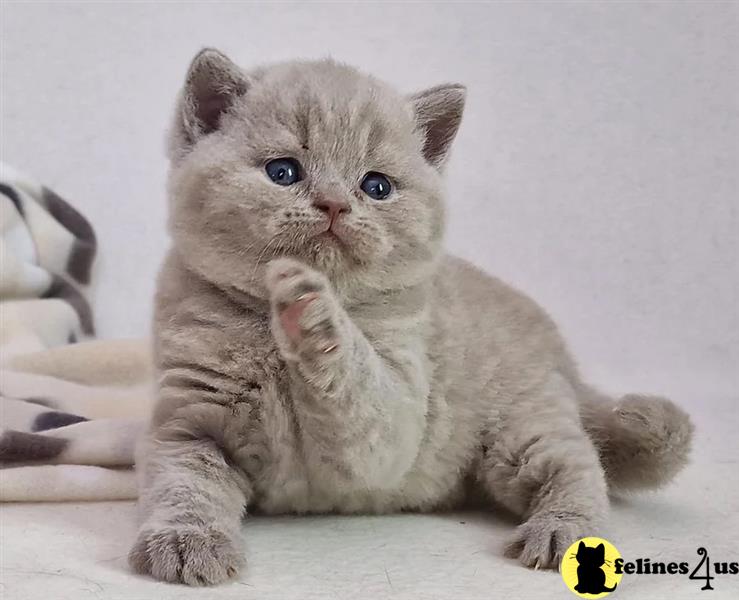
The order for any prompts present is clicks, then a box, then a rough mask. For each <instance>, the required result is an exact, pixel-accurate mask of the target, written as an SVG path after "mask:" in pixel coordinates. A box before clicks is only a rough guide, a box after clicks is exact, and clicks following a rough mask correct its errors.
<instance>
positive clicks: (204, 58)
mask: <svg viewBox="0 0 739 600" xmlns="http://www.w3.org/2000/svg"><path fill="white" fill-rule="evenodd" d="M248 88H249V78H248V77H247V75H246V74H245V73H244V72H243V71H242V70H241V69H240V68H239V67H238V66H237V65H236V64H235V63H234V62H233V61H231V59H230V58H228V57H227V56H226V55H225V54H223V53H221V52H219V51H218V50H215V49H213V48H205V49H204V50H201V51H200V52H199V53H198V54H197V55H196V56H195V58H193V60H192V63H190V68H189V70H188V72H187V76H186V77H185V85H184V87H183V89H182V94H181V96H180V102H179V105H178V107H177V115H176V117H175V119H176V122H175V131H174V132H173V134H174V137H175V140H173V142H174V143H175V144H177V142H179V143H180V144H182V145H185V146H187V145H192V144H194V143H195V142H196V141H197V140H198V139H199V138H200V137H202V136H204V135H207V134H209V133H212V132H213V131H216V130H217V129H218V127H219V126H220V123H221V117H222V116H223V114H224V113H225V112H226V111H227V110H228V109H229V108H230V107H231V106H232V104H233V103H234V101H235V100H236V98H238V97H239V96H242V95H243V94H245V93H246V91H247V89H248ZM177 138H179V140H178V139H177Z"/></svg>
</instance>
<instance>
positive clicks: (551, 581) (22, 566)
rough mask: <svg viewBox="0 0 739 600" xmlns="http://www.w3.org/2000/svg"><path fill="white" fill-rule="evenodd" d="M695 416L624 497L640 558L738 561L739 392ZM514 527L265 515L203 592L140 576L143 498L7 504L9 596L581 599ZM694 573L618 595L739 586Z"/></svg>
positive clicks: (625, 525)
mask: <svg viewBox="0 0 739 600" xmlns="http://www.w3.org/2000/svg"><path fill="white" fill-rule="evenodd" d="M710 406H713V407H714V411H713V413H712V414H711V415H709V416H701V414H700V413H699V416H698V418H697V419H696V420H697V421H698V422H697V425H698V438H697V441H696V451H695V454H694V461H693V464H692V465H691V466H690V468H689V469H688V470H687V471H686V472H685V473H684V474H683V476H682V477H681V478H680V479H679V480H678V481H677V482H676V483H675V484H674V485H672V486H671V487H670V488H669V489H667V490H664V491H663V492H661V493H659V494H651V495H647V496H642V497H637V498H631V499H628V500H621V501H617V502H614V507H613V515H612V519H611V521H610V523H609V528H608V533H607V537H609V539H610V540H611V541H612V542H613V543H614V544H615V545H616V546H617V547H618V548H619V550H620V551H621V554H622V555H623V556H624V557H625V558H626V559H627V560H633V559H636V558H638V557H649V558H650V559H652V560H663V561H673V560H674V561H677V562H680V561H688V562H689V563H690V564H691V566H692V565H695V564H697V560H696V559H697V555H696V549H697V548H698V547H699V546H705V547H706V548H707V549H708V551H709V555H710V557H711V561H712V562H713V561H732V560H733V561H739V483H738V478H737V459H738V458H739V442H738V438H737V436H736V435H735V432H736V431H737V430H738V429H739V416H738V411H737V406H739V404H738V403H737V399H736V398H733V399H724V400H714V401H713V402H711V404H710ZM511 527H512V525H511V524H510V523H508V522H507V521H505V520H502V519H500V518H497V517H494V516H491V515H484V514H455V515H438V516H437V515H431V516H425V515H396V516H387V517H321V518H261V517H257V518H254V519H251V520H249V521H248V522H247V523H246V524H245V526H244V528H245V533H246V535H247V538H248V540H249V542H248V554H249V567H248V569H247V570H246V571H245V572H244V573H243V575H242V577H241V578H240V580H239V581H236V582H233V583H231V584H228V585H224V586H221V587H219V588H216V589H213V590H208V591H203V590H190V589H185V588H183V587H180V586H171V585H166V584H162V583H156V582H153V581H150V580H148V579H146V578H142V577H136V576H134V575H132V574H131V573H130V572H129V570H128V568H127V565H126V560H125V554H126V551H127V549H128V546H129V544H130V543H131V541H132V536H133V533H134V506H133V503H131V502H118V503H91V504H25V505H22V504H16V505H4V506H2V507H0V543H1V548H2V556H1V561H0V567H1V571H0V597H2V598H3V599H4V600H5V599H7V600H26V599H29V600H30V599H36V598H38V599H44V600H47V599H50V600H66V599H69V600H85V599H87V598H90V599H106V600H107V599H118V598H120V599H149V598H152V599H153V598H156V599H157V600H160V599H162V600H167V599H178V600H179V599H184V598H201V599H210V598H238V599H239V600H250V599H252V598H253V599H255V600H291V599H295V600H309V599H314V598H315V599H322V600H323V599H340V600H343V599H347V600H361V599H364V598H367V599H372V600H379V599H382V598H403V599H406V598H407V599H411V598H413V599H426V598H428V599H431V598H433V599H439V600H441V599H444V600H446V599H451V598H460V599H465V600H474V599H480V600H483V599H484V600H492V599H493V598H504V599H512V600H516V599H527V600H528V599H530V598H555V599H556V598H562V599H566V598H574V597H575V596H572V595H571V594H570V592H569V591H567V589H566V588H565V587H564V584H563V583H562V580H561V579H560V577H559V575H558V574H556V573H551V572H533V571H527V570H525V569H523V568H521V567H519V566H518V565H517V564H516V563H514V562H511V561H508V560H506V559H504V558H502V556H501V546H502V541H503V540H504V539H505V537H506V536H507V535H508V534H509V533H510V530H511ZM701 585H702V582H699V581H691V580H689V579H688V577H687V576H684V575H674V576H669V575H668V576H660V575H651V576H647V575H642V576H636V575H632V576H625V577H624V579H623V580H622V582H621V585H620V586H619V588H618V589H617V590H616V592H614V594H613V596H612V597H613V598H634V599H642V598H649V599H662V598H664V599H669V600H678V599H682V598H685V599H691V600H693V599H696V598H699V599H700V598H704V597H705V598H713V599H716V598H739V575H735V576H731V575H726V576H719V577H717V578H716V579H714V580H713V581H712V585H713V587H714V588H715V591H713V592H708V591H706V592H702V591H700V587H701Z"/></svg>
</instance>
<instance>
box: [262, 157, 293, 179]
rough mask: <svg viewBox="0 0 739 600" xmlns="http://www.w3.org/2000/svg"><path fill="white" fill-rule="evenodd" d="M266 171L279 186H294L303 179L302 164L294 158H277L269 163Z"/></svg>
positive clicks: (265, 168)
mask: <svg viewBox="0 0 739 600" xmlns="http://www.w3.org/2000/svg"><path fill="white" fill-rule="evenodd" d="M264 170H265V171H267V175H269V178H270V179H271V180H272V181H273V182H274V183H276V184H277V185H292V184H293V183H297V182H298V181H300V180H301V179H302V177H301V176H300V163H299V162H298V161H297V160H295V159H294V158H276V159H274V160H271V161H269V162H268V163H267V164H266V166H265V167H264Z"/></svg>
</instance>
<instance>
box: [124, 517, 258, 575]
mask: <svg viewBox="0 0 739 600" xmlns="http://www.w3.org/2000/svg"><path fill="white" fill-rule="evenodd" d="M128 562H129V564H130V565H131V567H132V568H133V570H134V571H136V572H137V573H141V574H144V575H151V576H152V577H155V578H156V579H161V580H163V581H168V582H170V583H186V584H188V585H215V584H218V583H222V582H224V581H226V580H228V579H230V578H232V577H233V576H234V575H236V573H237V572H238V571H239V569H240V568H241V567H242V566H243V565H244V562H245V561H244V557H243V551H242V549H241V544H240V543H239V542H238V541H234V540H233V539H231V537H230V536H228V535H227V534H225V533H223V532H222V531H219V530H217V529H214V528H212V527H197V526H192V525H185V526H169V527H163V528H160V529H154V528H152V529H148V528H144V529H142V530H141V531H140V532H139V536H138V539H137V540H136V542H135V544H134V546H133V548H131V551H130V552H129V554H128Z"/></svg>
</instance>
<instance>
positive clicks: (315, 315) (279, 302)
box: [266, 259, 428, 489]
mask: <svg viewBox="0 0 739 600" xmlns="http://www.w3.org/2000/svg"><path fill="white" fill-rule="evenodd" d="M266 284H267V287H268V289H269V291H270V294H271V305H272V331H273V335H274V337H275V340H276V341H277V344H278V346H279V348H280V351H281V353H282V355H283V357H284V358H285V360H286V361H287V363H288V367H289V369H290V373H291V383H292V390H291V392H292V395H293V398H294V401H295V407H296V412H297V416H298V419H299V420H300V426H301V431H302V432H303V434H304V435H303V443H304V450H305V452H306V455H307V456H308V457H309V458H311V459H312V460H313V463H314V464H323V465H328V466H327V469H330V468H334V469H335V471H336V473H337V474H340V475H341V477H343V480H344V485H345V486H347V485H349V484H350V482H355V483H356V484H357V485H358V486H361V487H362V488H363V489H366V488H367V487H368V486H369V487H394V486H397V485H398V484H399V482H400V481H401V479H402V476H403V475H404V474H405V473H406V472H407V471H408V469H409V468H410V467H411V465H412V464H413V461H414V459H415V457H416V455H417V454H418V448H419V446H420V443H421V439H422V436H423V428H424V423H425V408H426V404H425V403H426V398H427V394H428V383H427V382H428V376H427V373H426V371H425V370H424V366H423V358H422V357H423V356H424V350H423V346H422V343H421V341H420V339H419V337H418V334H417V332H416V331H415V330H401V329H399V330H397V331H395V332H394V334H393V340H394V344H393V346H392V349H391V350H389V351H388V352H393V353H394V354H393V355H392V356H389V355H388V356H380V355H379V354H378V353H377V351H376V350H375V348H374V347H373V346H372V344H371V343H370V342H369V340H368V339H367V337H366V336H365V335H364V333H363V332H362V331H361V330H360V329H359V328H358V327H357V326H356V324H355V323H354V322H353V321H352V319H351V318H350V316H349V315H348V314H347V312H346V311H345V310H344V308H343V307H342V306H341V304H340V302H339V300H338V298H337V297H336V296H335V294H334V292H333V290H332V288H331V285H330V283H329V281H328V280H327V279H326V277H325V276H324V275H322V274H321V273H318V272H317V271H315V270H314V269H311V268H310V267H308V266H306V265H304V264H302V263H300V262H298V261H295V260H292V259H278V260H275V261H273V262H272V263H270V265H269V269H268V273H267V280H266ZM388 361H393V363H394V365H395V367H394V368H393V367H390V366H389V365H388Z"/></svg>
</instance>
